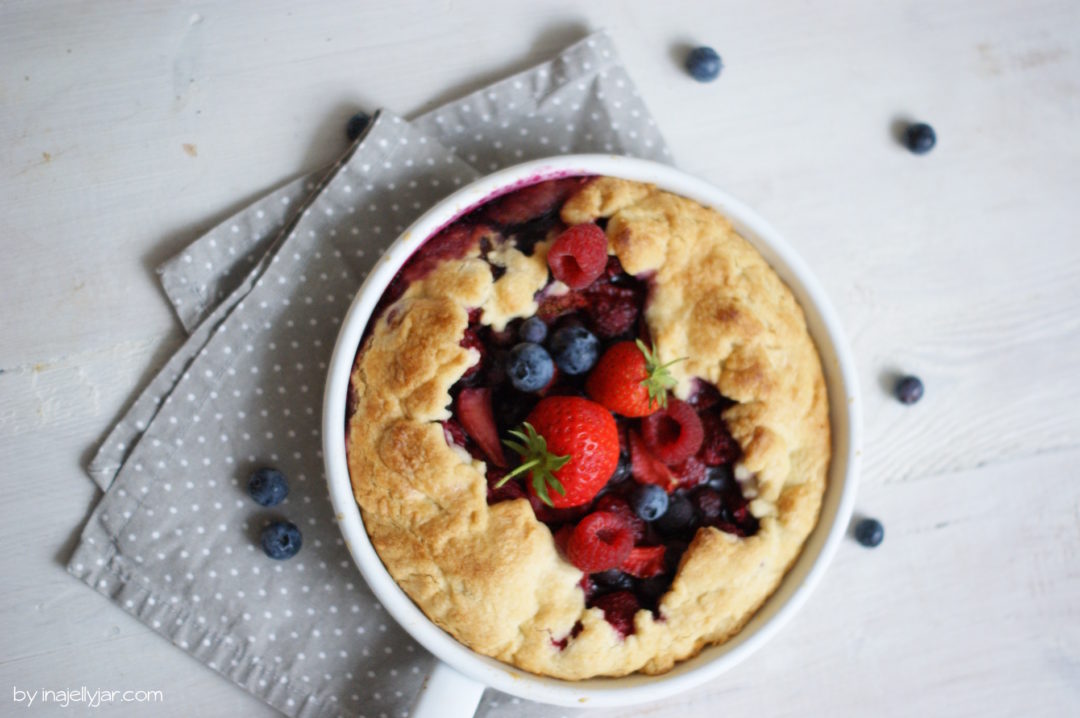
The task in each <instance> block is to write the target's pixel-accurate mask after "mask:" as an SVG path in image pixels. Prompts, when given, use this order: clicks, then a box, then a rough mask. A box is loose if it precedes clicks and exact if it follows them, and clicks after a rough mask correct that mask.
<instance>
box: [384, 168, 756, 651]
mask: <svg viewBox="0 0 1080 718" xmlns="http://www.w3.org/2000/svg"><path fill="white" fill-rule="evenodd" d="M583 181H584V179H583V178H568V179H560V180H551V181H548V182H542V183H539V184H536V185H532V186H529V187H526V188H524V189H521V190H518V191H516V192H514V193H511V194H509V195H506V196H505V197H503V198H501V199H499V200H497V201H496V202H494V203H492V204H489V205H485V206H482V207H481V208H479V209H477V210H474V211H473V212H471V213H470V214H468V215H466V216H464V217H462V218H460V219H459V220H457V221H456V222H455V223H454V224H452V225H451V226H450V227H448V228H447V229H444V230H442V231H441V232H440V233H439V234H438V235H436V237H435V238H433V239H432V240H429V241H428V242H427V243H426V244H425V245H424V246H423V247H422V248H421V249H420V250H419V251H418V252H417V254H416V255H414V256H413V257H412V258H411V259H410V260H409V262H408V263H406V265H405V267H403V268H402V270H401V272H399V274H398V276H397V277H396V278H395V279H394V281H393V282H392V283H391V285H390V287H389V289H388V290H387V293H386V295H384V298H383V300H382V301H381V303H380V304H381V306H382V307H383V308H385V307H387V306H389V305H390V303H392V302H393V301H394V300H396V298H397V297H399V296H400V295H401V293H402V292H404V290H405V288H407V287H408V284H409V282H411V281H414V280H416V279H419V278H421V277H423V276H424V275H425V274H426V273H427V272H428V271H431V269H433V268H434V266H435V265H436V264H437V263H438V262H439V261H442V260H444V259H448V258H452V257H461V256H464V255H465V254H466V253H467V252H469V251H472V250H474V249H475V248H477V247H481V248H483V244H482V243H483V242H490V241H491V240H490V239H483V240H481V239H479V238H480V237H489V236H490V234H491V231H492V230H493V229H494V230H495V231H496V232H497V234H499V235H501V236H502V237H504V238H508V239H512V241H513V242H514V243H515V246H516V247H517V248H518V249H519V250H521V251H522V252H525V253H527V254H531V253H532V252H533V250H534V248H535V246H536V244H537V243H538V242H540V241H547V240H552V239H553V241H552V242H551V245H550V248H549V251H548V255H547V261H548V266H549V269H550V270H551V274H552V276H553V278H554V281H557V282H559V285H557V287H555V286H552V285H553V284H554V281H553V282H549V284H548V286H546V287H545V288H544V289H542V290H541V291H540V292H538V293H537V295H536V300H537V303H538V309H537V311H536V314H535V316H532V317H527V318H522V319H517V320H515V321H513V322H511V323H510V324H509V325H508V326H507V327H506V328H505V329H504V330H502V331H495V330H494V329H493V328H492V327H490V326H487V325H484V324H483V323H482V322H481V312H480V311H479V310H478V309H473V310H471V311H470V314H469V326H468V328H467V329H466V332H465V336H464V338H463V339H462V341H461V344H462V345H463V346H467V347H470V348H473V349H475V350H477V352H478V353H479V354H480V359H479V361H478V362H477V363H476V364H475V365H473V366H472V367H470V368H469V370H468V371H466V373H465V374H464V376H463V377H462V378H461V379H460V380H459V381H458V382H457V383H456V384H455V385H454V386H453V387H452V389H451V396H452V397H453V403H452V410H453V417H452V418H451V419H449V420H447V421H445V422H444V423H443V429H444V434H445V436H446V440H447V442H448V443H450V444H453V445H457V446H460V447H462V448H464V449H465V450H466V451H468V452H469V453H470V454H471V455H472V456H473V457H475V458H477V459H481V460H483V461H485V462H487V466H488V469H487V479H488V503H489V504H496V503H498V502H500V501H510V500H517V499H525V500H528V501H529V502H530V504H531V505H532V508H533V510H534V512H535V514H536V517H537V519H539V520H540V521H542V522H544V523H545V524H547V525H548V527H549V528H550V529H551V532H552V535H553V537H554V539H555V544H556V546H557V547H558V549H559V551H560V552H561V554H562V555H563V556H564V557H565V558H566V559H567V560H568V561H569V562H570V563H572V564H573V565H574V566H576V567H577V568H579V569H580V570H581V571H582V572H583V574H584V576H583V578H582V582H581V587H582V590H583V591H584V593H585V601H586V605H588V606H591V607H597V608H599V609H601V610H602V611H603V613H604V616H605V618H606V619H607V620H608V622H609V623H611V625H612V626H614V627H615V628H616V630H617V631H619V632H620V634H622V635H623V636H625V635H628V634H630V633H633V632H634V615H635V613H636V612H637V611H638V610H639V609H641V608H647V609H650V610H652V611H654V612H657V613H658V604H659V601H660V599H661V598H662V597H663V595H664V593H665V592H666V591H667V589H668V588H669V587H670V586H671V583H672V580H673V579H674V576H675V573H676V571H677V570H678V565H679V560H680V558H681V557H682V554H683V552H684V551H685V550H686V548H687V545H688V543H689V542H690V541H691V540H692V539H693V537H694V534H695V532H696V531H697V530H698V529H699V528H701V527H709V526H711V527H715V528H716V529H719V530H720V531H723V532H726V533H728V534H730V535H733V536H736V537H746V536H750V535H753V534H754V533H756V532H757V530H758V521H757V519H756V518H755V517H754V516H753V515H752V514H751V513H750V510H749V505H748V502H747V500H746V499H745V498H744V497H743V495H742V493H741V490H740V488H739V485H738V483H737V482H736V481H735V480H734V476H733V470H732V468H733V465H734V463H735V461H736V460H738V459H739V457H740V455H741V449H740V447H739V445H738V444H737V443H736V441H735V440H734V439H733V438H732V436H731V434H730V433H729V431H728V428H727V425H726V423H725V421H724V417H723V414H724V411H725V410H726V409H728V408H729V407H731V406H732V405H733V403H734V402H732V401H731V400H729V399H727V398H725V397H723V396H722V395H721V394H720V392H719V391H717V389H716V388H715V387H714V386H712V385H710V384H708V383H706V382H704V381H701V380H695V384H694V388H693V390H692V392H691V394H690V396H689V397H688V398H687V399H686V400H685V401H682V400H679V399H677V398H675V397H674V396H673V395H672V394H671V391H672V389H673V388H674V387H675V385H676V381H675V379H674V377H673V376H672V374H671V372H670V367H671V364H672V363H673V362H667V363H664V362H663V361H661V359H660V358H659V357H658V356H657V355H656V352H655V350H654V349H653V348H652V346H651V339H650V336H649V331H648V327H647V325H646V323H645V321H644V311H645V308H646V303H647V297H648V293H649V285H648V280H647V278H639V277H634V276H631V275H629V274H627V273H626V272H625V271H624V270H623V268H622V266H621V264H620V263H619V260H618V259H617V258H616V257H614V256H609V255H608V253H607V247H608V244H607V237H606V235H605V232H604V227H603V226H601V224H599V223H587V224H581V225H576V226H571V227H567V226H565V225H563V224H562V223H561V221H560V219H559V214H558V210H559V208H560V207H561V205H562V203H563V201H565V199H566V197H567V196H569V194H570V193H572V192H573V191H574V190H575V189H576V188H577V187H579V186H580V184H581V183H582V182H583ZM602 221H603V220H601V222H602ZM495 270H496V268H495V267H494V266H493V272H494V271H495ZM676 361H679V359H676ZM574 635H575V634H573V633H572V634H571V635H570V636H569V637H568V638H565V639H561V640H560V641H558V642H556V645H558V646H560V647H565V645H566V642H567V641H568V640H573V637H574Z"/></svg>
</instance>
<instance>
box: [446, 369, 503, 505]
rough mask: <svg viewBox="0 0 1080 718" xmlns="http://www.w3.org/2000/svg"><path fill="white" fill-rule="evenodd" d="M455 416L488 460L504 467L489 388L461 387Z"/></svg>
mask: <svg viewBox="0 0 1080 718" xmlns="http://www.w3.org/2000/svg"><path fill="white" fill-rule="evenodd" d="M457 418H458V420H459V421H460V422H461V426H462V427H463V428H464V429H465V432H466V433H467V434H468V435H469V436H471V437H472V439H473V441H475V442H476V443H477V444H478V445H479V446H480V449H481V451H483V452H484V455H485V456H487V458H488V461H490V462H491V463H493V464H495V465H496V466H503V467H505V466H506V456H505V455H504V454H503V450H502V444H500V443H499V432H498V430H497V429H496V428H495V415H494V413H493V412H492V410H491V389H489V388H487V387H483V388H477V389H462V390H461V393H460V394H458V398H457ZM504 483H505V480H504ZM499 485H500V486H501V485H502V484H499ZM496 488H497V487H496Z"/></svg>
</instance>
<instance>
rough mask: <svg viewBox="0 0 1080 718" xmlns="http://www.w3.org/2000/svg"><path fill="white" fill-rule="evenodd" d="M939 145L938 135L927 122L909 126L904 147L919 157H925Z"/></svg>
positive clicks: (905, 134)
mask: <svg viewBox="0 0 1080 718" xmlns="http://www.w3.org/2000/svg"><path fill="white" fill-rule="evenodd" d="M936 144H937V133H936V132H934V128H933V127H931V126H930V125H928V124H926V123H925V122H916V123H915V124H913V125H908V128H907V129H906V130H905V131H904V145H905V146H906V147H907V148H908V149H909V150H911V151H912V152H913V153H915V154H917V155H925V154H926V153H927V152H929V151H930V150H932V149H934V145H936Z"/></svg>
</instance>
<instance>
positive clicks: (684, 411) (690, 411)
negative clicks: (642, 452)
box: [641, 399, 705, 464]
mask: <svg viewBox="0 0 1080 718" xmlns="http://www.w3.org/2000/svg"><path fill="white" fill-rule="evenodd" d="M704 435H705V434H704V430H703V429H702V427H701V419H700V418H698V415H697V412H696V411H694V408H693V407H692V406H690V405H689V404H687V403H686V402H684V401H679V400H678V399H672V400H670V401H668V405H667V408H666V409H661V410H660V411H657V412H655V413H653V414H650V415H649V416H646V417H645V418H644V419H642V420H641V436H642V438H643V439H645V444H646V445H647V446H648V447H649V451H651V452H652V454H653V456H655V457H656V458H658V459H660V460H661V461H663V462H664V463H665V464H678V463H680V462H682V461H685V460H686V459H688V458H689V457H691V456H693V455H694V454H696V453H697V451H698V449H700V448H701V441H702V439H703V438H704Z"/></svg>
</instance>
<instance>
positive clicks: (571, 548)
mask: <svg viewBox="0 0 1080 718" xmlns="http://www.w3.org/2000/svg"><path fill="white" fill-rule="evenodd" d="M633 548H634V537H633V536H632V535H631V534H630V529H629V528H627V526H626V523H625V522H624V521H623V520H622V519H621V518H619V517H618V516H616V515H615V514H609V513H607V512H605V511H595V512H593V513H591V514H589V515H588V516H586V517H585V518H583V519H582V520H581V521H580V522H579V523H578V525H577V526H575V527H574V532H573V533H572V534H570V539H569V541H567V543H566V556H567V558H569V559H570V563H572V564H574V566H575V567H577V568H579V569H581V570H582V571H583V572H585V573H597V572H598V571H607V570H608V569H612V568H616V567H618V566H619V565H620V564H621V563H622V562H623V561H625V560H626V558H627V556H629V555H630V551H631V549H633Z"/></svg>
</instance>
